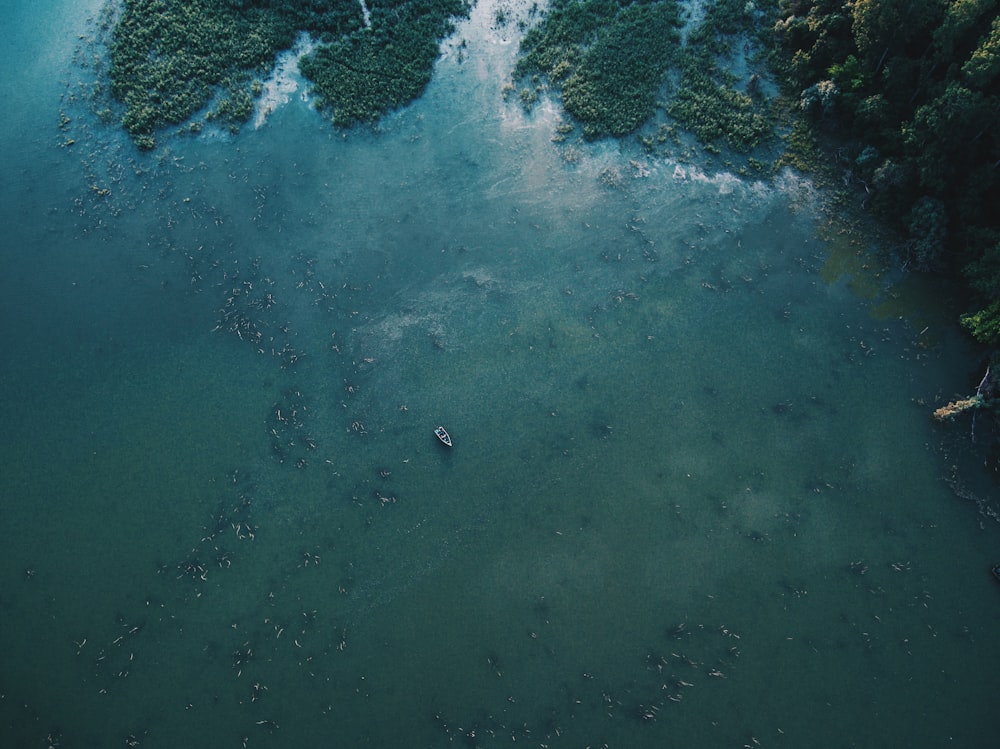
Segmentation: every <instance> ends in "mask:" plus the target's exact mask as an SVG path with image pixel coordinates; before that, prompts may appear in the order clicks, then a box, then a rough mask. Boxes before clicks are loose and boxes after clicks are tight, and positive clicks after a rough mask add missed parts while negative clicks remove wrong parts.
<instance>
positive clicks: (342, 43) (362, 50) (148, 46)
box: [110, 0, 468, 148]
mask: <svg viewBox="0 0 1000 749" xmlns="http://www.w3.org/2000/svg"><path fill="white" fill-rule="evenodd" d="M369 5H370V7H371V13H370V17H369V18H368V19H365V18H363V17H362V11H361V5H360V4H359V3H358V2H356V0H309V1H308V2H291V3H288V2H277V0H273V1H272V0H255V1H254V0H250V1H247V2H244V1H243V0H125V3H124V7H123V10H122V13H121V16H120V18H119V19H118V22H117V23H116V25H115V28H114V30H113V32H112V35H111V43H110V54H111V70H110V75H111V85H112V93H113V94H114V96H115V97H116V98H117V99H118V100H119V101H121V102H122V103H123V104H124V106H125V109H124V114H123V115H122V126H123V127H124V128H125V129H126V130H128V132H129V133H130V134H131V135H132V137H133V140H134V141H135V142H136V143H137V144H138V145H139V146H140V147H142V148H151V147H153V146H154V145H155V134H156V132H157V131H158V130H160V129H162V128H163V127H165V126H168V125H175V124H180V123H183V122H185V121H187V120H188V119H190V118H191V117H192V116H193V115H195V114H196V113H197V112H200V111H202V110H205V109H206V108H208V112H207V114H206V119H208V120H215V121H217V122H219V123H221V124H223V125H226V126H228V127H230V128H231V129H234V130H235V129H238V128H239V126H240V125H241V124H242V123H243V122H244V121H246V119H247V118H248V117H249V116H250V113H251V112H252V110H253V101H252V100H253V97H255V96H259V95H260V92H261V91H262V85H261V83H260V81H259V77H258V76H255V74H260V73H263V72H265V71H267V70H268V69H270V68H271V67H272V66H273V65H274V61H275V57H276V55H277V53H278V52H280V51H282V50H285V49H289V48H290V47H291V46H292V44H293V43H294V40H295V36H296V33H297V32H299V31H305V32H308V33H310V34H311V35H313V36H314V37H316V38H317V39H319V40H320V42H321V45H320V46H319V47H318V48H317V49H316V51H315V52H314V53H313V54H312V55H311V56H310V57H308V58H307V59H306V60H304V61H303V65H302V70H303V73H304V74H305V75H306V77H307V78H309V79H310V80H311V81H312V83H313V85H314V86H315V89H316V92H317V93H318V94H319V96H320V101H321V104H322V106H324V107H326V108H329V109H332V110H333V121H334V122H335V123H337V124H338V125H350V124H353V123H355V122H359V121H371V120H374V119H376V118H377V117H378V116H379V115H381V114H382V113H384V112H385V111H386V110H388V109H390V108H392V107H397V106H400V105H402V104H404V103H406V102H408V101H410V100H411V99H413V98H415V97H417V96H419V95H420V93H421V92H422V91H423V89H424V87H425V86H426V85H427V82H428V81H429V80H430V75H431V69H432V67H433V64H434V60H435V58H436V57H437V54H438V46H437V45H438V42H439V41H440V39H441V38H442V37H444V36H445V35H446V34H447V33H449V32H450V31H451V29H452V26H451V22H450V19H451V18H452V17H453V16H458V15H462V14H465V13H467V12H468V6H467V5H466V4H465V2H464V0H400V1H398V2H397V1H394V0H375V1H374V2H372V3H369Z"/></svg>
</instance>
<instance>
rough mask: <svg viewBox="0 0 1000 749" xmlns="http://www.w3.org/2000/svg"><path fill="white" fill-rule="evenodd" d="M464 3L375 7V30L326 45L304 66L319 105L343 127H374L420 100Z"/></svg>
mask: <svg viewBox="0 0 1000 749" xmlns="http://www.w3.org/2000/svg"><path fill="white" fill-rule="evenodd" d="M466 11H467V8H466V6H465V5H464V4H463V3H462V2H461V0H414V1H412V2H408V3H398V4H391V3H390V2H385V3H384V4H383V3H379V4H376V5H374V7H373V9H372V12H371V26H370V27H365V28H362V29H359V30H357V31H355V32H353V33H352V34H350V35H348V36H346V37H343V38H341V39H338V40H336V41H334V42H333V43H331V44H328V45H324V46H322V47H320V48H319V49H317V50H316V51H315V52H314V53H313V54H312V55H309V56H308V57H306V58H304V59H303V60H302V62H301V70H302V73H303V74H304V75H305V76H306V77H307V78H309V79H310V80H312V82H313V85H314V86H315V89H316V92H317V93H318V94H319V95H320V97H321V100H320V106H321V107H322V108H324V109H328V110H331V111H332V119H333V122H334V124H336V125H341V126H348V125H352V124H354V123H357V122H371V121H374V120H376V119H378V117H379V116H380V115H381V114H382V113H383V112H385V111H386V110H388V109H392V108H394V107H399V106H401V105H403V104H405V103H407V102H409V101H411V100H412V99H414V98H416V97H417V96H419V95H420V94H421V93H422V92H423V90H424V88H425V87H426V85H427V83H428V82H429V81H430V78H431V71H432V68H433V66H434V60H435V59H436V58H437V55H438V41H439V40H440V39H441V38H442V37H444V36H445V35H446V34H447V33H449V32H450V31H451V28H452V26H451V21H450V19H451V17H452V16H456V15H460V14H463V13H465V12H466Z"/></svg>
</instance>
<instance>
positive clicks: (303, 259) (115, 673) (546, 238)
mask: <svg viewBox="0 0 1000 749" xmlns="http://www.w3.org/2000/svg"><path fill="white" fill-rule="evenodd" d="M90 6H91V7H89V8H86V7H83V8H81V6H79V4H75V3H67V2H57V3H53V4H51V6H47V7H46V8H41V7H39V6H37V5H34V4H30V3H24V2H6V3H4V17H5V19H7V22H8V23H9V30H8V33H7V34H6V35H5V42H4V46H3V47H2V49H0V55H2V59H3V63H2V66H3V70H4V73H5V75H4V76H3V83H2V85H3V89H2V91H3V96H4V98H5V101H6V103H7V112H6V117H5V120H4V124H3V126H2V127H3V132H4V136H5V138H4V143H5V149H4V150H5V151H6V152H7V157H6V162H7V167H6V168H5V170H4V172H3V173H2V174H0V184H2V185H3V196H4V202H3V215H4V219H5V220H4V237H3V240H2V243H0V245H2V248H3V249H2V260H3V274H2V277H0V310H2V318H0V319H2V326H3V335H4V347H3V354H2V362H3V364H2V369H0V384H2V387H3V395H2V398H0V418H2V424H3V429H2V431H0V455H2V457H0V465H2V471H0V512H2V519H3V524H2V532H3V549H4V551H3V558H4V564H3V565H2V569H0V575H2V577H0V642H2V645H3V653H4V655H3V658H2V666H0V743H3V744H4V745H5V746H24V747H27V746H47V745H55V744H56V743H57V742H58V743H59V745H61V746H66V747H104V746H121V745H122V744H123V743H124V744H126V745H130V746H135V745H138V746H143V747H177V746H218V747H237V748H239V747H279V746H280V747H289V746H307V745H310V744H313V745H315V744H317V743H319V744H322V745H329V746H344V747H360V746H380V747H384V746H404V745H405V746H423V747H439V746H446V745H452V744H454V745H459V746H482V747H489V746H509V745H511V744H512V743H516V744H517V745H518V746H521V745H526V746H542V747H584V746H591V747H598V746H609V747H646V746H649V747H653V746H657V747H662V746H719V747H722V746H736V747H738V746H755V745H760V746H786V747H802V746H814V747H817V746H818V747H827V746H828V747H869V746H870V747H876V746H884V745H886V744H892V745H896V746H909V747H939V746H945V745H950V746H960V747H991V746H994V745H995V742H996V739H995V736H994V730H995V728H996V727H997V725H996V718H995V715H994V710H993V703H994V701H995V700H994V696H995V695H994V693H993V689H994V688H996V687H997V685H998V683H1000V675H998V673H997V670H996V668H995V667H994V664H996V663H1000V652H998V650H1000V645H998V644H997V639H996V637H995V626H996V622H997V617H998V614H1000V591H998V589H997V584H996V582H995V581H993V580H992V579H991V577H990V574H989V567H990V564H991V563H992V562H994V561H997V558H1000V551H998V544H997V539H998V528H997V525H996V523H995V521H994V520H993V519H992V516H991V515H990V507H991V506H992V505H991V503H992V501H993V500H992V499H991V494H990V492H991V491H992V487H991V486H990V484H989V482H988V479H987V477H985V476H984V475H981V472H980V471H979V470H978V468H977V466H978V464H979V460H980V459H979V458H978V457H977V453H976V451H975V449H973V448H972V447H970V435H971V424H970V422H969V421H968V419H966V420H965V421H959V422H957V423H955V424H953V425H944V426H942V425H939V424H935V423H933V422H932V420H931V419H930V412H931V411H932V410H933V409H934V408H935V407H936V406H938V405H943V403H944V402H946V401H948V400H951V399H953V398H954V397H956V396H963V395H966V394H967V392H968V391H969V390H970V389H971V388H974V386H975V382H977V381H978V376H980V375H981V373H980V372H977V369H978V367H979V366H980V362H978V361H977V360H976V359H975V358H974V353H973V352H972V351H971V349H970V348H968V347H967V346H966V344H965V343H964V342H963V340H962V339H961V337H960V336H959V334H958V332H957V330H955V329H954V327H952V322H951V321H952V320H953V319H954V310H950V309H944V310H943V311H942V312H941V313H937V312H935V311H934V310H935V309H936V307H935V306H934V305H932V304H931V303H930V301H929V299H928V298H926V297H919V296H917V295H915V294H916V293H914V292H906V291H904V290H903V289H905V286H904V287H900V289H895V290H894V289H892V288H891V287H890V286H889V285H888V282H887V281H878V280H876V282H875V283H876V291H877V292H878V293H877V294H876V298H875V299H874V300H873V299H872V298H870V297H868V296H866V295H863V294H858V293H857V292H856V289H855V288H853V285H852V283H851V280H852V279H851V278H849V277H848V276H845V275H842V274H840V273H839V270H838V269H839V268H840V267H841V264H840V263H839V262H837V261H836V258H838V257H842V256H844V255H845V254H846V255H847V256H849V257H854V256H855V254H856V251H855V249H854V248H858V249H861V248H863V247H864V245H865V243H864V241H863V238H861V237H860V236H858V235H849V236H844V237H837V239H836V240H832V239H831V238H830V237H831V235H833V236H837V235H836V232H835V231H831V230H829V228H828V227H827V223H828V222H827V219H826V218H825V215H826V214H825V212H824V210H823V209H822V205H823V203H822V200H823V196H822V195H819V194H817V193H816V192H815V190H814V189H813V188H812V187H811V185H810V183H809V182H808V181H807V180H806V179H804V178H802V177H799V176H796V175H795V174H793V173H791V172H787V173H783V174H781V175H779V176H778V177H776V178H773V179H767V180H757V179H751V178H743V177H738V176H735V175H734V174H732V173H729V172H725V171H721V172H720V171H718V169H714V170H713V169H708V168H705V167H704V166H703V165H699V164H697V163H687V162H679V161H674V160H671V159H667V158H652V157H650V156H648V155H646V154H645V153H644V152H643V151H642V150H641V149H639V148H638V147H636V146H634V145H630V144H628V143H625V144H619V143H617V142H613V141H599V142H596V143H582V142H578V141H575V140H574V138H573V137H572V136H571V137H570V138H569V140H568V141H566V142H564V143H555V142H553V136H554V135H556V128H557V127H558V125H559V124H560V120H559V114H558V109H557V107H556V106H555V105H554V104H549V105H540V106H539V107H537V108H536V110H535V111H534V112H533V113H531V114H530V115H526V114H525V113H524V112H523V111H522V110H521V108H520V105H519V103H518V102H517V101H516V100H515V99H516V97H514V98H512V99H511V100H510V101H509V102H508V101H506V100H505V98H504V93H503V85H504V82H505V81H506V80H507V79H508V78H509V72H510V70H511V68H512V66H513V62H514V60H515V55H516V47H517V38H518V32H516V30H515V29H516V27H515V26H514V25H513V24H510V25H508V26H506V27H503V28H495V27H494V26H493V24H492V23H491V21H492V20H493V19H494V18H495V16H496V8H495V7H494V6H493V4H492V3H491V2H488V1H487V2H481V3H480V4H479V5H478V6H477V7H476V8H475V9H474V10H473V13H472V17H471V19H470V20H469V21H466V22H462V23H460V24H459V25H458V30H457V31H456V34H455V36H454V37H453V38H451V39H450V40H448V41H446V43H445V44H444V46H443V54H442V58H441V59H440V61H439V63H438V66H437V70H436V73H435V77H434V81H433V82H432V83H431V85H430V87H429V89H428V90H427V92H426V94H425V95H424V96H423V97H422V98H421V99H420V100H418V101H417V102H415V103H414V104H413V105H411V106H409V107H407V108H406V109H404V110H402V111H400V112H397V113H395V114H392V115H390V116H388V117H386V118H385V119H384V120H383V121H382V122H381V123H380V124H379V126H378V127H377V128H376V129H374V130H368V129H359V130H356V131H350V132H347V133H343V132H340V131H337V130H335V129H333V128H332V127H330V126H329V125H328V124H327V123H325V122H324V121H323V119H322V117H321V116H320V115H318V114H317V113H316V112H315V111H314V110H313V109H312V108H311V107H310V102H309V101H308V97H303V96H301V94H302V93H303V89H302V87H301V85H300V86H299V88H298V89H297V90H291V89H290V88H289V85H288V84H289V83H293V84H294V83H295V82H296V81H295V75H294V73H293V72H292V73H289V72H287V71H286V73H285V76H286V79H285V80H283V82H282V84H283V85H282V86H281V87H278V88H280V90H281V91H282V92H284V93H288V92H289V91H290V92H291V93H290V94H289V95H288V96H287V97H286V98H287V102H285V103H279V104H277V105H276V108H275V110H274V112H273V113H272V114H270V116H268V117H267V118H266V119H265V118H262V121H261V125H260V127H258V128H255V127H254V126H253V123H251V124H250V125H248V126H247V128H246V129H245V130H244V131H243V132H242V133H241V134H239V135H236V136H231V135H222V134H217V133H209V132H206V133H204V134H202V135H200V136H198V137H197V138H192V137H167V138H164V139H163V142H162V143H161V145H160V146H159V147H158V148H157V150H155V151H153V152H152V153H145V154H140V153H138V152H137V151H135V150H134V148H133V147H132V146H131V145H130V144H129V143H128V142H127V139H126V138H125V137H124V136H123V135H122V134H121V133H120V132H118V131H117V130H115V129H113V128H111V127H108V126H105V125H102V124H101V123H100V121H99V119H98V118H97V117H96V116H95V115H93V114H92V113H90V111H89V108H88V105H87V101H88V94H89V92H90V87H91V86H92V85H93V83H94V80H95V68H94V65H95V60H96V61H97V62H99V60H100V53H101V50H100V48H99V47H97V46H95V45H93V44H92V43H91V42H90V41H89V40H90V39H91V38H92V37H93V35H94V34H95V26H96V25H97V24H98V23H99V21H98V20H97V19H98V18H99V13H100V5H99V4H97V3H91V4H90ZM521 12H523V11H521ZM88 14H89V18H90V20H88ZM94 55H97V56H98V57H97V58H95V57H94ZM288 76H290V78H289V77H288ZM299 83H301V82H299ZM61 112H62V113H63V114H64V115H65V117H66V118H68V119H69V120H70V122H68V123H64V125H63V127H62V128H60V113H61ZM69 140H72V141H73V143H72V144H68V143H67V141H69ZM851 243H854V244H851ZM907 294H908V295H909V296H906V295H907ZM904 297H905V298H906V299H913V298H916V299H917V300H918V301H919V302H920V304H921V305H922V307H923V308H924V312H923V313H922V316H921V317H919V318H918V317H915V316H912V317H907V316H906V315H905V314H904V315H900V314H888V313H887V310H889V309H896V308H903V307H905V305H904V304H903V301H905V299H904ZM886 301H888V302H889V304H885V302H886ZM880 304H881V306H879V305H880ZM927 310H931V311H930V312H928V311H927ZM438 424H443V425H445V426H446V427H447V428H448V429H449V430H450V432H451V434H452V437H453V438H454V443H455V445H454V448H453V449H451V450H448V449H446V448H444V447H443V446H442V445H440V444H438V443H437V441H436V440H435V438H434V436H433V432H432V430H433V428H434V427H435V426H436V425H438ZM973 447H974V446H973ZM959 495H962V496H964V497H965V498H967V499H968V498H971V499H973V500H976V501H964V500H963V499H960V498H959ZM46 741H48V742H50V744H46V743H45V742H46Z"/></svg>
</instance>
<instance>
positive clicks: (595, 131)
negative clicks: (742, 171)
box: [514, 0, 772, 151]
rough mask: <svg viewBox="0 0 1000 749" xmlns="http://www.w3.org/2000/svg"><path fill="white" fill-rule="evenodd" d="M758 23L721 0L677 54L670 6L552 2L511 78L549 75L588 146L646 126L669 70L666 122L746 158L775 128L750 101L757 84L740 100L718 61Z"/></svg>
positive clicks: (753, 13) (659, 1) (734, 3)
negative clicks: (672, 85) (671, 86)
mask: <svg viewBox="0 0 1000 749" xmlns="http://www.w3.org/2000/svg"><path fill="white" fill-rule="evenodd" d="M758 14H759V11H758V10H757V8H756V6H755V5H754V4H753V3H752V2H746V0H717V2H716V3H714V4H713V5H711V6H709V8H708V10H707V13H706V17H705V19H704V21H703V22H702V23H701V24H700V25H699V26H698V28H697V29H695V30H694V31H693V32H692V33H691V34H690V35H689V38H688V40H687V44H685V45H681V40H680V34H679V26H680V18H679V12H678V6H677V3H676V2H675V0H648V1H646V2H638V1H637V2H630V1H629V0H555V1H554V2H553V4H552V6H551V8H550V10H549V13H548V15H547V16H546V17H545V19H544V21H543V22H542V23H541V24H540V25H538V26H535V27H534V28H532V29H530V30H529V31H528V33H527V34H526V35H525V37H524V39H523V41H522V42H521V55H522V57H521V59H520V60H519V62H518V64H517V67H516V69H515V71H514V75H515V78H525V77H527V76H528V75H531V74H535V75H537V74H543V75H545V76H547V77H548V80H549V81H550V82H551V83H552V84H554V85H556V86H558V87H559V88H561V91H562V100H563V106H564V108H565V109H566V111H567V112H569V113H570V114H572V115H573V116H574V117H575V118H576V119H577V120H579V121H580V122H581V123H582V124H583V133H584V135H585V136H586V137H588V138H594V137H598V136H602V135H612V136H622V135H625V134H627V133H630V132H633V131H635V130H636V129H638V128H639V127H640V126H641V125H642V124H643V123H645V122H646V121H647V120H649V119H650V116H651V115H652V114H653V112H654V109H655V99H656V96H657V94H658V93H659V92H661V90H662V89H664V87H665V85H666V84H667V83H668V80H669V79H670V77H671V76H670V74H671V72H672V71H673V78H675V79H677V78H679V85H678V87H677V91H676V94H675V95H674V96H673V97H672V98H671V99H670V101H669V104H667V105H666V111H667V113H668V114H669V115H670V116H671V117H673V118H674V119H675V120H677V121H678V122H680V123H681V124H682V125H684V126H685V127H686V128H687V129H688V130H690V131H692V132H693V133H694V134H695V135H696V136H697V137H698V138H699V139H701V140H702V142H703V143H705V144H706V145H707V146H711V147H712V150H714V151H718V147H717V144H721V143H724V144H725V145H728V146H729V147H730V148H733V149H735V150H738V151H747V150H750V149H752V148H753V147H754V146H756V145H757V144H758V143H759V142H760V141H761V140H762V139H763V138H764V137H765V136H766V135H767V134H768V133H769V132H770V130H771V127H772V125H771V121H770V116H769V112H768V111H767V106H766V103H765V102H764V101H763V100H762V98H760V97H754V96H751V95H750V92H752V91H753V87H754V85H757V84H758V83H759V78H758V77H753V78H752V79H751V81H750V82H748V85H747V89H748V93H744V92H742V91H739V90H737V89H736V88H735V87H734V83H735V81H734V80H732V79H731V76H729V75H727V74H726V73H725V72H724V69H725V64H724V63H723V62H720V61H722V60H723V58H728V57H730V56H732V55H733V51H734V49H737V48H738V47H739V46H742V45H743V44H744V43H745V42H746V39H747V38H748V37H749V35H750V33H751V29H752V28H753V25H754V23H755V21H756V20H757V17H758ZM534 98H535V97H534V96H530V97H529V99H528V101H529V102H531V101H533V100H534Z"/></svg>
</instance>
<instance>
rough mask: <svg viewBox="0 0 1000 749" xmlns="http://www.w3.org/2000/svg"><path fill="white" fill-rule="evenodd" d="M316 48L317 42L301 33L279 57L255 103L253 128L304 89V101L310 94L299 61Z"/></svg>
mask: <svg viewBox="0 0 1000 749" xmlns="http://www.w3.org/2000/svg"><path fill="white" fill-rule="evenodd" d="M315 47H316V42H315V41H314V40H313V39H312V38H311V37H310V36H309V35H308V34H306V33H304V32H303V33H300V34H299V35H298V37H297V38H296V39H295V44H294V45H293V46H292V48H291V49H289V50H287V51H285V52H282V53H281V54H280V55H278V59H277V62H276V63H275V66H274V71H273V72H272V73H271V77H270V78H268V79H267V80H266V81H264V85H263V91H262V93H261V95H260V96H259V97H258V98H257V100H256V102H254V120H253V126H254V127H255V128H259V127H260V126H261V125H263V124H264V121H265V120H266V119H267V118H268V116H269V115H270V114H271V113H272V112H274V111H275V110H276V109H277V108H278V107H280V106H283V105H285V104H287V103H288V102H289V101H291V98H292V96H293V95H294V94H295V92H296V91H298V90H299V89H300V88H302V99H303V101H305V100H306V99H307V98H308V94H307V93H306V90H305V81H303V79H302V73H301V72H300V71H299V60H301V59H302V57H303V56H305V55H308V54H309V53H310V52H312V51H313V49H315Z"/></svg>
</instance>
